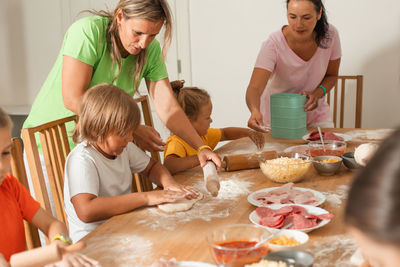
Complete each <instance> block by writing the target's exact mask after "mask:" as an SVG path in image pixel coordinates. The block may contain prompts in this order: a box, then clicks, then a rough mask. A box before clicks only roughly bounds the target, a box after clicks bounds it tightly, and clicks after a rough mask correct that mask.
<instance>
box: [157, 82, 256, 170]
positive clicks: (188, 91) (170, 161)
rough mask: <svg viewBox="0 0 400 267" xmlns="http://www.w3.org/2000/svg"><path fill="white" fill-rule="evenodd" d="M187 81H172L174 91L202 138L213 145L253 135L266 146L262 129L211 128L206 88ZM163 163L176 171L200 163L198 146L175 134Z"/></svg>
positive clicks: (168, 144)
mask: <svg viewBox="0 0 400 267" xmlns="http://www.w3.org/2000/svg"><path fill="white" fill-rule="evenodd" d="M183 84H184V81H175V82H172V83H171V86H172V89H173V90H174V94H175V96H176V98H177V100H178V103H179V105H180V106H181V107H182V109H183V111H184V112H185V113H186V116H187V117H188V118H189V120H190V122H191V124H192V125H193V128H194V129H195V130H196V131H197V133H198V134H199V135H200V137H201V138H202V139H203V141H204V144H206V145H207V146H209V147H210V148H211V149H214V148H215V146H216V145H217V144H218V142H219V141H226V140H235V139H239V138H242V137H246V136H248V137H250V139H251V140H252V141H253V142H254V143H255V144H256V146H257V147H258V148H262V147H263V146H264V136H263V134H262V133H259V132H256V131H253V130H250V129H247V128H238V127H228V128H222V129H215V128H210V124H211V122H212V119H211V113H212V103H211V98H210V95H209V94H208V93H207V91H206V90H203V89H200V88H197V87H183ZM164 165H165V167H167V169H168V170H169V171H170V172H171V173H172V174H173V173H177V172H180V171H184V170H187V169H190V168H193V167H195V166H197V165H199V160H198V157H197V150H196V149H194V148H193V147H191V146H190V145H189V144H188V143H186V142H185V141H183V140H182V138H180V137H178V136H177V135H172V136H170V137H169V138H168V140H167V145H166V149H165V151H164Z"/></svg>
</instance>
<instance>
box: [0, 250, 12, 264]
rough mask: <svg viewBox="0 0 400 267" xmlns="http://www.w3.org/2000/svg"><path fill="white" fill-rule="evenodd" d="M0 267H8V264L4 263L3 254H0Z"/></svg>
mask: <svg viewBox="0 0 400 267" xmlns="http://www.w3.org/2000/svg"><path fill="white" fill-rule="evenodd" d="M0 267H10V264H9V263H8V262H7V261H6V259H5V258H4V256H3V254H1V253H0Z"/></svg>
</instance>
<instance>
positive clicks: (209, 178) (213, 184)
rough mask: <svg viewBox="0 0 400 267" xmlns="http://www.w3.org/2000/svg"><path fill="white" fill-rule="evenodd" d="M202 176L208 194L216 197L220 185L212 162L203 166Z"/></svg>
mask: <svg viewBox="0 0 400 267" xmlns="http://www.w3.org/2000/svg"><path fill="white" fill-rule="evenodd" d="M203 174H204V184H205V186H206V188H207V191H208V192H210V193H211V195H212V196H213V197H216V196H217V195H218V191H219V188H220V184H219V176H218V173H217V169H216V168H215V165H214V163H213V162H212V161H209V162H207V164H206V165H204V167H203Z"/></svg>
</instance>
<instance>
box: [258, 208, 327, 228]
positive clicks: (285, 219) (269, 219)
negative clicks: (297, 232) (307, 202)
mask: <svg viewBox="0 0 400 267" xmlns="http://www.w3.org/2000/svg"><path fill="white" fill-rule="evenodd" d="M256 213H257V215H258V217H259V218H260V221H259V224H261V225H264V226H267V227H270V228H276V229H280V228H282V227H283V226H285V225H287V224H288V223H293V225H292V226H291V227H289V229H307V228H312V227H315V226H317V225H318V224H319V223H320V222H321V221H322V220H330V219H332V218H333V214H330V213H326V214H321V215H315V214H309V213H308V212H307V210H306V209H305V208H303V207H300V206H296V205H292V206H286V207H282V208H280V209H277V210H273V209H270V208H267V207H258V208H257V209H256Z"/></svg>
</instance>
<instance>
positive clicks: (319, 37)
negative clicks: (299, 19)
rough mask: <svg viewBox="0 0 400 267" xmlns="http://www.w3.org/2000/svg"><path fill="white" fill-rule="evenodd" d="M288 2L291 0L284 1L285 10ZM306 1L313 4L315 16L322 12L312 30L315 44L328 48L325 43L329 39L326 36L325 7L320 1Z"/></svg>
mask: <svg viewBox="0 0 400 267" xmlns="http://www.w3.org/2000/svg"><path fill="white" fill-rule="evenodd" d="M290 1H291V0H286V8H287V7H288V5H289V2H290ZM307 1H310V2H312V3H313V4H314V7H315V11H316V12H317V14H318V13H319V11H320V10H322V12H321V18H320V19H319V20H318V21H317V25H315V28H314V32H315V33H316V36H315V42H316V43H317V45H318V46H319V47H321V48H328V46H327V43H328V41H329V39H330V37H329V34H328V30H329V24H328V18H327V16H326V11H325V6H324V4H323V3H322V1H321V0H307Z"/></svg>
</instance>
